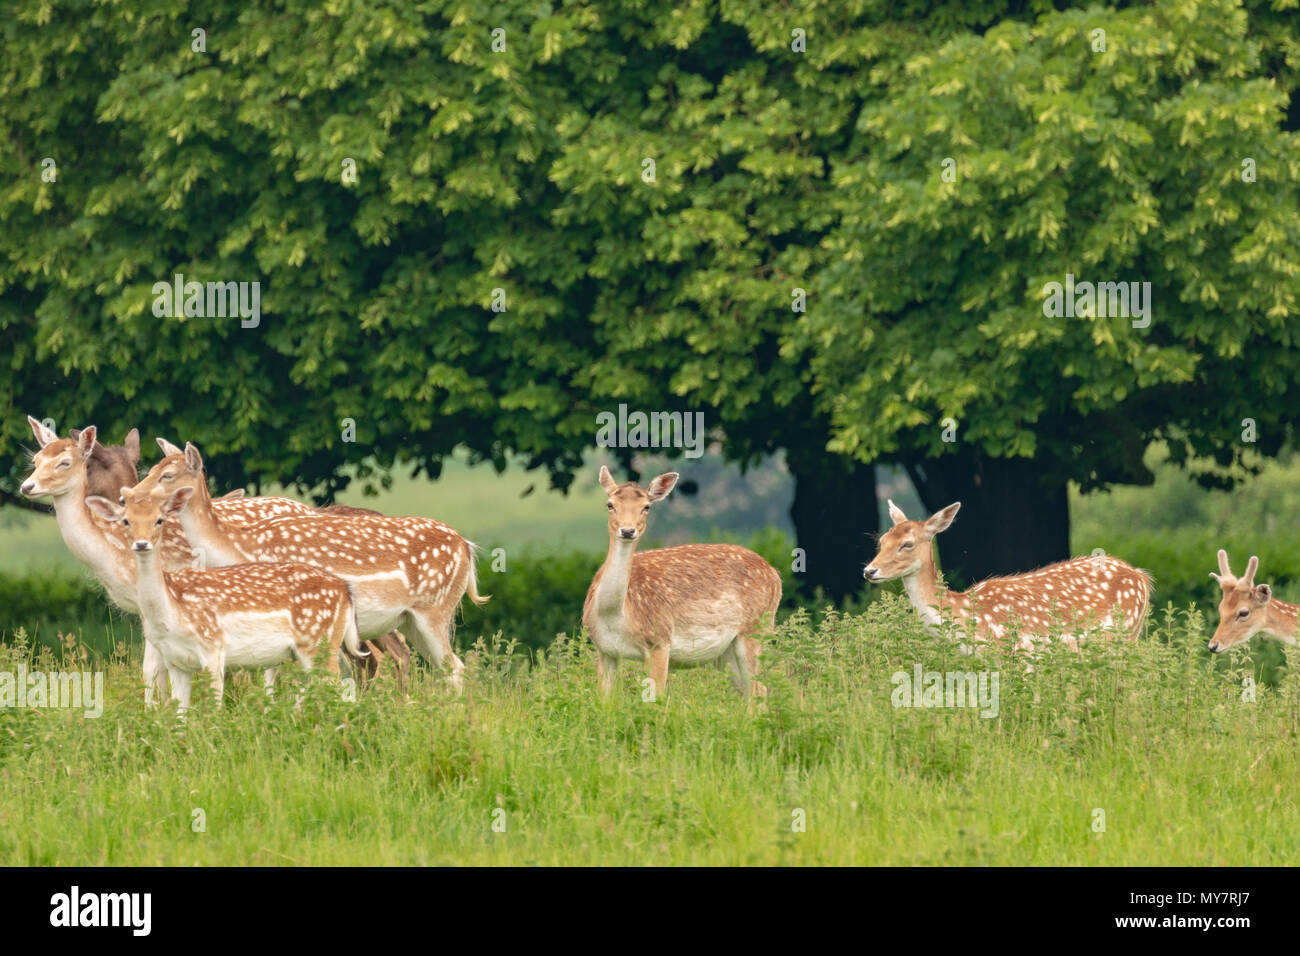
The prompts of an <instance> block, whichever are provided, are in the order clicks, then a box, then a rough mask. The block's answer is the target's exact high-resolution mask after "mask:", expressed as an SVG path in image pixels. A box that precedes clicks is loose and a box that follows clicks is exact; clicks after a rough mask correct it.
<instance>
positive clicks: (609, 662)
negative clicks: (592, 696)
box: [596, 651, 618, 697]
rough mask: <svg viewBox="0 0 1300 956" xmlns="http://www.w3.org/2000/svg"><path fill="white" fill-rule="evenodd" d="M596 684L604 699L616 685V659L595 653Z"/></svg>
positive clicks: (598, 652) (601, 653)
mask: <svg viewBox="0 0 1300 956" xmlns="http://www.w3.org/2000/svg"><path fill="white" fill-rule="evenodd" d="M596 683H597V684H598V685H599V687H600V691H601V693H602V694H604V695H605V696H606V697H608V696H609V695H610V693H611V692H612V691H613V690H614V685H615V684H617V683H618V658H617V657H611V656H610V655H608V654H605V653H603V652H601V651H596Z"/></svg>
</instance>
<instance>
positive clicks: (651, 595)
mask: <svg viewBox="0 0 1300 956" xmlns="http://www.w3.org/2000/svg"><path fill="white" fill-rule="evenodd" d="M600 484H601V487H602V488H604V489H605V494H606V495H607V496H608V500H607V501H606V504H605V507H606V509H607V510H608V514H609V520H608V527H609V552H608V554H607V555H606V558H605V563H604V564H602V565H601V566H600V569H599V570H598V571H597V572H596V576H595V578H593V579H592V582H591V587H590V588H589V589H588V591H587V600H586V602H585V603H584V604H583V607H582V623H583V624H584V625H585V626H586V628H587V632H588V634H590V635H591V640H592V642H593V643H594V644H595V645H596V651H597V655H598V656H597V658H596V667H597V672H598V674H599V681H600V687H601V690H602V691H604V692H605V693H606V694H608V693H609V692H610V691H611V690H613V687H614V683H615V679H616V677H617V673H618V664H619V661H622V660H627V659H632V660H642V661H645V663H646V666H647V668H648V670H649V673H650V679H651V681H653V684H654V691H655V694H656V696H658V695H662V694H663V693H664V692H665V690H666V687H667V681H668V666H669V664H672V665H673V666H675V667H686V666H692V665H696V664H705V663H712V664H715V665H716V666H718V667H726V668H727V669H728V670H729V671H730V674H731V681H732V684H733V685H734V686H735V688H736V689H737V690H738V691H739V692H740V693H741V694H744V695H749V694H756V695H759V696H762V695H765V694H766V693H767V688H765V687H764V686H763V685H762V684H760V683H759V682H758V681H757V680H755V679H754V673H755V669H756V667H757V662H758V655H759V653H760V652H761V647H760V645H759V641H758V638H757V636H756V635H758V634H760V633H765V632H769V631H770V630H771V628H772V627H773V626H774V622H775V618H776V609H777V607H778V605H780V603H781V575H780V574H778V573H777V571H776V569H775V568H774V567H772V566H771V565H770V564H768V563H767V562H766V561H764V560H763V559H762V558H761V557H759V556H758V555H757V554H755V553H754V552H753V551H750V550H749V549H748V548H742V547H738V546H737V545H733V544H684V545H679V546H677V547H672V548H657V549H653V550H650V551H643V552H641V553H639V554H638V553H636V545H637V540H638V539H639V538H640V537H641V535H642V534H644V533H645V529H646V518H647V516H648V515H649V513H650V507H651V506H652V505H653V504H655V502H658V501H662V500H663V499H664V498H666V497H668V493H669V492H670V491H672V490H673V486H674V485H676V484H677V474H676V473H675V472H669V473H668V474H664V475H660V476H659V477H658V478H656V479H654V481H652V482H650V486H649V487H648V488H646V489H642V488H641V487H640V486H639V485H637V483H636V482H634V481H629V482H625V483H623V484H621V485H620V484H618V483H616V482H615V481H614V479H613V477H612V476H611V475H610V473H609V469H608V468H606V467H604V466H601V469H600Z"/></svg>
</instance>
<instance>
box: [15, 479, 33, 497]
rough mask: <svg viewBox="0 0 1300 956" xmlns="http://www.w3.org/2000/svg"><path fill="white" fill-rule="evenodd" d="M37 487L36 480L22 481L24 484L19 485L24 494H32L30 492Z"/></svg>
mask: <svg viewBox="0 0 1300 956" xmlns="http://www.w3.org/2000/svg"><path fill="white" fill-rule="evenodd" d="M35 487H36V482H34V481H24V482H23V483H22V485H21V486H20V487H19V489H18V490H19V491H21V492H22V493H23V494H25V495H30V494H31V493H32V489H33V488H35Z"/></svg>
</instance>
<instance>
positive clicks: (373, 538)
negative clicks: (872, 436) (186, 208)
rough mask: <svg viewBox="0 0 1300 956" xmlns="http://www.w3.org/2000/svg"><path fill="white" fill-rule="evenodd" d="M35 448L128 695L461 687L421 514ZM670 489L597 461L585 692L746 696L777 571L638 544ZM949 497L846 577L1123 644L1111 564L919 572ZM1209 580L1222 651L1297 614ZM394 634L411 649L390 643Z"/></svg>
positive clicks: (445, 561) (436, 528)
mask: <svg viewBox="0 0 1300 956" xmlns="http://www.w3.org/2000/svg"><path fill="white" fill-rule="evenodd" d="M27 420H28V423H29V424H30V425H31V429H32V433H33V435H35V437H36V441H37V443H38V445H39V446H40V448H39V450H38V451H37V453H36V454H35V455H34V456H33V459H32V472H31V475H30V476H29V477H28V478H27V480H26V481H24V482H23V484H22V487H21V491H22V493H23V494H24V495H25V496H27V497H31V498H36V497H41V496H49V497H51V498H52V499H53V502H54V512H55V515H56V517H57V520H58V525H59V529H60V531H61V533H62V535H63V540H64V542H65V543H66V544H67V546H68V548H69V550H71V551H72V553H73V555H74V556H75V557H76V558H77V559H78V560H79V561H81V562H82V563H83V564H85V565H87V566H88V567H89V568H90V569H91V571H92V572H93V573H94V575H95V577H96V578H97V579H98V580H99V582H100V583H101V584H102V585H103V587H104V590H105V591H106V593H107V594H108V597H109V600H110V601H112V602H113V603H114V604H115V605H117V606H118V607H120V608H121V609H123V610H125V611H128V612H130V613H133V614H138V615H139V616H140V619H141V621H142V623H143V630H144V636H145V651H144V683H145V701H146V703H147V704H153V703H154V702H156V700H157V699H158V696H159V695H160V694H163V693H166V692H167V690H168V686H169V685H170V693H171V697H172V699H173V700H175V701H177V703H178V704H179V705H180V708H181V709H182V710H184V709H185V708H187V707H188V706H189V702H190V691H191V682H192V679H193V676H194V675H195V674H197V673H199V672H201V671H206V672H207V673H208V675H209V676H210V679H211V681H212V686H213V689H214V691H215V693H216V699H217V700H218V702H220V700H221V692H222V688H223V687H224V681H225V674H226V671H227V670H231V669H250V668H251V669H260V670H263V671H264V673H265V681H266V687H267V690H268V692H270V690H271V689H272V687H273V684H274V680H275V672H276V668H277V667H278V666H280V665H281V664H284V663H286V662H290V661H296V662H298V663H299V664H300V665H301V666H302V667H304V668H307V669H310V668H311V667H312V666H313V664H314V662H315V661H316V660H317V658H318V656H319V655H321V654H323V655H324V657H323V660H322V665H323V666H324V667H325V668H326V670H327V671H329V672H330V673H332V674H338V673H340V669H341V667H343V668H346V669H347V670H348V672H350V673H355V674H356V675H357V676H358V677H359V678H361V679H368V678H370V677H373V676H374V675H375V674H377V673H378V672H379V670H380V669H381V668H382V667H385V666H390V665H391V666H392V668H393V669H394V671H395V676H396V679H397V681H398V684H399V686H405V681H406V672H407V668H408V666H409V660H410V651H409V649H408V648H409V644H413V645H414V646H415V647H416V649H417V650H418V651H419V652H420V653H421V654H422V655H423V656H425V657H426V658H427V659H428V660H429V661H430V662H431V663H432V664H433V665H434V667H435V668H439V669H442V668H446V669H447V670H448V671H449V681H450V683H451V685H452V687H453V688H455V689H456V690H459V689H460V686H461V681H462V672H463V670H464V665H463V664H462V662H461V660H460V658H459V657H457V656H456V653H455V651H454V650H453V648H452V629H453V622H454V616H455V612H456V609H457V608H458V607H459V606H460V603H461V600H462V599H463V598H464V597H466V596H468V597H469V599H470V600H471V601H473V602H474V603H476V604H483V603H485V602H486V601H487V600H488V597H487V596H484V595H480V594H479V593H478V582H477V577H476V572H475V555H474V552H475V547H474V545H473V544H471V543H470V542H469V541H467V540H466V539H464V538H462V537H461V536H460V535H459V534H457V533H456V532H455V531H454V530H452V529H451V528H449V527H448V526H447V525H445V524H442V523H441V522H438V521H434V520H433V519H431V518H420V517H389V516H386V515H382V514H380V513H378V512H375V511H370V510H368V509H364V508H351V507H346V506H341V505H336V506H330V507H326V508H312V507H310V506H308V505H305V504H303V503H301V502H299V501H295V500H294V499H292V498H283V497H272V496H258V497H252V498H245V497H243V491H242V490H236V491H233V492H230V493H228V494H226V495H223V496H221V497H219V498H213V497H212V496H211V495H210V494H209V490H208V482H207V477H206V475H205V473H204V469H203V459H202V456H201V455H200V454H199V450H198V449H197V448H196V447H194V445H192V444H187V445H186V446H185V448H184V449H183V450H182V449H180V448H178V447H176V446H175V445H173V444H171V443H170V442H168V441H166V440H165V439H162V438H159V439H158V445H159V447H160V448H161V450H162V453H163V458H162V460H161V461H160V462H158V464H156V465H155V466H154V467H153V468H152V469H150V471H149V472H148V474H147V475H146V476H145V478H144V479H143V480H141V479H140V477H139V474H138V472H137V470H136V466H137V463H138V462H139V460H140V443H139V435H138V433H137V432H136V431H135V430H134V429H132V431H131V432H130V434H128V435H127V438H126V442H125V443H124V444H123V445H121V446H107V445H103V444H101V443H99V442H98V441H97V435H96V430H95V428H94V427H93V426H91V427H88V428H84V429H81V430H76V429H74V430H72V431H71V432H70V433H69V437H68V438H59V437H58V436H57V435H56V434H55V433H54V432H53V431H52V430H51V429H50V428H48V427H47V426H45V425H44V424H42V423H41V422H39V421H37V420H36V419H35V418H31V417H28V419H27ZM676 483H677V475H676V473H673V472H670V473H668V474H664V475H660V476H659V477H657V478H655V479H654V480H653V481H651V482H650V484H649V486H648V487H647V488H641V487H640V486H639V485H638V484H637V483H636V482H634V481H629V482H625V483H623V484H618V483H617V482H615V481H614V479H613V477H612V476H611V475H610V473H609V470H608V469H607V468H604V467H602V468H601V469H600V484H601V486H602V487H603V488H604V490H605V493H606V495H607V496H608V500H607V502H606V508H607V509H608V515H609V517H608V530H609V551H608V554H607V555H606V558H605V562H604V564H602V565H601V566H600V568H599V570H597V572H596V575H595V577H594V579H593V580H592V582H591V587H590V588H589V590H588V592H587V599H586V601H585V602H584V604H583V609H582V622H583V625H584V626H585V627H586V629H587V632H588V633H589V634H590V636H591V639H592V642H593V643H594V644H595V646H596V651H597V671H598V674H599V683H600V686H601V689H602V690H603V691H604V692H606V693H609V692H610V691H611V690H612V689H613V687H614V683H615V679H616V677H617V669H618V665H619V662H620V661H622V660H624V659H628V658H631V659H634V660H641V661H644V662H645V664H646V666H647V668H648V670H649V676H650V680H651V681H652V682H653V685H654V691H655V692H656V693H659V694H662V693H663V692H664V690H665V688H666V681H667V678H668V668H669V666H670V665H675V666H678V667H682V666H691V665H697V664H706V663H710V664H713V665H715V666H717V667H721V668H726V669H727V670H729V671H730V675H731V678H732V681H733V683H734V685H735V687H736V689H737V690H738V691H740V693H742V694H744V695H750V694H755V695H760V696H761V695H764V694H766V692H767V691H766V688H764V686H763V685H762V684H760V683H759V682H758V681H757V680H756V679H755V672H756V667H757V658H758V655H759V653H760V651H761V647H760V643H759V636H760V635H763V634H765V633H771V631H772V629H773V628H774V626H775V617H776V610H777V606H778V605H779V604H780V602H781V576H780V574H779V573H777V571H776V569H775V568H773V567H772V565H770V564H769V563H768V562H767V561H765V560H764V559H763V558H761V557H759V556H758V555H757V554H755V553H754V552H753V551H751V550H749V549H748V548H742V547H738V546H736V545H728V544H688V545H680V546H677V547H671V548H658V549H654V550H649V551H643V552H640V553H637V550H636V548H637V541H638V539H640V537H641V536H642V535H643V534H644V532H645V528H646V519H647V516H648V515H649V512H650V507H651V505H653V504H654V503H655V502H658V501H661V500H662V499H664V498H665V497H667V496H668V494H669V493H670V492H671V491H672V489H673V487H674V486H675V485H676ZM959 508H960V504H952V505H949V506H948V507H946V508H944V509H943V510H942V511H939V512H938V513H936V514H935V515H933V516H932V517H931V518H929V519H928V520H926V521H911V520H909V519H908V518H907V516H906V515H904V514H903V512H902V511H901V510H900V509H899V508H898V507H896V506H895V505H894V503H893V502H892V501H891V502H889V515H890V519H891V520H892V522H893V527H891V528H890V529H889V530H888V531H886V532H885V533H884V534H883V535H881V536H880V540H879V552H878V553H877V555H876V557H875V558H874V559H873V560H872V562H871V564H869V565H868V566H867V568H866V569H865V571H864V572H863V576H864V577H865V578H866V579H867V580H868V581H871V582H873V583H880V582H882V581H888V580H892V579H895V578H901V579H902V581H903V586H904V588H905V590H906V592H907V595H908V597H909V599H910V600H911V603H912V604H913V606H914V607H915V608H916V610H917V611H918V612H919V614H920V615H921V618H922V620H923V621H924V622H925V624H926V626H927V627H929V628H934V627H935V626H937V625H938V624H939V623H940V622H941V620H943V618H945V617H947V618H949V619H950V620H951V621H952V622H953V623H954V624H955V625H956V631H957V633H958V634H959V635H962V636H965V637H968V638H970V639H972V640H975V641H1001V640H1003V639H1004V638H1007V637H1009V636H1011V635H1012V634H1015V635H1016V636H1017V638H1018V640H1017V645H1016V646H1017V647H1024V648H1029V647H1031V646H1032V644H1033V642H1034V641H1036V640H1041V639H1049V638H1052V637H1059V639H1061V640H1064V641H1066V642H1068V643H1069V644H1071V645H1073V646H1077V642H1078V640H1079V639H1080V638H1082V637H1084V636H1086V635H1087V634H1089V633H1111V634H1120V635H1123V636H1125V637H1127V638H1128V639H1130V640H1136V639H1137V636H1138V633H1139V632H1140V631H1141V629H1142V626H1143V623H1144V621H1145V618H1146V614H1147V609H1148V607H1149V605H1150V598H1151V578H1150V576H1149V575H1148V574H1147V573H1146V572H1145V571H1140V570H1138V569H1136V568H1134V567H1131V566H1130V565H1128V564H1126V563H1124V562H1123V561H1120V560H1118V559H1116V558H1113V557H1109V556H1105V555H1098V556H1093V557H1086V558H1074V559H1071V560H1069V561H1062V562H1060V563H1058V564H1053V565H1050V566H1048V567H1045V568H1041V569H1039V570H1037V571H1032V572H1029V573H1027V574H1018V575H1011V576H1007V577H998V578H991V579H989V580H986V581H982V582H980V583H979V584H976V585H975V586H974V587H972V588H970V589H969V590H967V591H965V592H962V593H958V592H954V591H951V590H949V589H947V588H946V587H945V586H944V585H943V584H942V583H941V582H940V581H939V577H938V572H937V570H936V568H935V562H934V549H933V545H932V542H933V539H934V536H935V535H936V534H939V533H940V532H941V531H943V530H945V529H946V528H948V527H949V525H951V524H952V521H953V519H954V518H955V517H956V515H957V510H958V509H959ZM1218 557H1219V572H1218V573H1217V574H1213V575H1211V576H1212V577H1214V578H1215V579H1216V580H1217V581H1218V582H1219V586H1220V587H1221V588H1222V590H1223V598H1222V601H1221V602H1220V604H1219V615H1220V620H1219V625H1218V628H1217V629H1216V631H1215V633H1214V637H1213V639H1212V640H1211V641H1210V644H1209V648H1210V650H1212V651H1216V652H1217V651H1223V650H1226V649H1227V648H1229V647H1231V646H1233V645H1234V644H1239V643H1241V642H1242V641H1245V640H1247V639H1249V638H1250V637H1252V636H1254V635H1255V634H1257V633H1261V632H1262V633H1265V634H1269V635H1272V636H1274V637H1277V638H1279V639H1281V640H1283V641H1286V642H1288V643H1295V634H1296V631H1297V623H1298V622H1297V611H1298V610H1300V608H1297V607H1296V606H1295V605H1291V604H1285V603H1283V602H1281V601H1277V600H1274V599H1273V596H1272V591H1271V590H1270V588H1269V586H1268V585H1267V584H1259V585H1257V584H1255V571H1256V569H1257V567H1258V565H1259V562H1258V560H1257V559H1256V558H1255V557H1251V559H1250V562H1249V564H1248V565H1247V567H1246V574H1245V576H1244V577H1241V578H1237V577H1235V576H1234V575H1233V574H1232V572H1231V571H1230V570H1229V566H1228V556H1227V554H1226V553H1225V552H1223V551H1220V552H1219V555H1218ZM408 642H409V644H408Z"/></svg>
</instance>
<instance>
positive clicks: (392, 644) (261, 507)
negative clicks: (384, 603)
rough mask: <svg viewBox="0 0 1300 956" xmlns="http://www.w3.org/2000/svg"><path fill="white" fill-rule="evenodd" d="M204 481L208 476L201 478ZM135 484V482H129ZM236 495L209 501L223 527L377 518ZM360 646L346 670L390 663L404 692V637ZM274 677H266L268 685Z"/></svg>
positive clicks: (170, 450)
mask: <svg viewBox="0 0 1300 956" xmlns="http://www.w3.org/2000/svg"><path fill="white" fill-rule="evenodd" d="M155 441H157V442H158V447H159V448H160V449H161V450H162V453H163V456H164V458H170V457H173V456H177V455H179V456H181V457H184V455H185V452H184V451H182V450H181V449H180V448H178V447H176V446H175V445H173V444H172V443H171V442H169V441H168V440H167V439H165V438H156V439H155ZM203 478H204V480H205V481H206V479H207V476H206V475H204V476H203ZM170 480H171V479H170V478H164V483H167V482H169V481H170ZM132 484H134V482H132ZM237 490H238V495H242V494H243V491H242V489H237ZM238 495H236V493H235V492H228V493H227V494H225V495H223V496H222V497H221V498H213V499H212V510H213V512H214V513H215V514H216V515H217V517H218V518H220V520H221V521H222V522H223V524H225V525H228V526H236V525H237V526H241V527H245V528H247V527H252V526H253V525H255V524H258V523H260V522H262V521H268V520H270V519H271V518H280V517H285V516H288V515H299V516H305V515H313V514H334V515H344V514H346V515H375V516H380V515H379V512H378V511H372V510H370V509H369V508H354V507H351V506H349V505H329V506H327V507H324V508H312V507H310V506H308V505H305V504H303V503H302V502H300V501H296V500H294V499H293V498H281V497H275V496H271V495H256V496H254V497H252V498H246V499H244V500H243V501H240V502H236V503H232V502H231V501H230V499H231V497H232V496H234V497H238ZM362 646H363V647H364V648H365V650H366V655H365V656H364V657H361V658H357V657H354V656H353V655H352V654H350V653H348V652H347V649H346V648H345V649H344V656H345V659H346V661H347V664H348V667H349V669H350V670H352V671H353V672H354V673H355V674H356V675H357V677H358V678H359V679H360V680H361V681H362V682H366V681H369V680H372V679H374V678H376V677H378V676H379V674H380V673H381V672H383V671H385V670H387V669H388V666H389V662H391V666H392V669H393V671H394V679H395V683H396V685H397V689H398V690H399V691H405V689H406V683H407V679H406V675H407V671H408V670H409V669H410V664H411V650H410V648H409V647H408V646H407V644H406V640H405V638H403V637H402V635H401V633H400V632H398V631H389V632H388V633H387V634H379V635H376V636H374V637H372V638H371V639H370V640H368V641H365V642H363V644H362ZM272 679H273V678H272V677H270V676H268V678H267V681H268V683H269V682H270V681H271V680H272Z"/></svg>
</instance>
